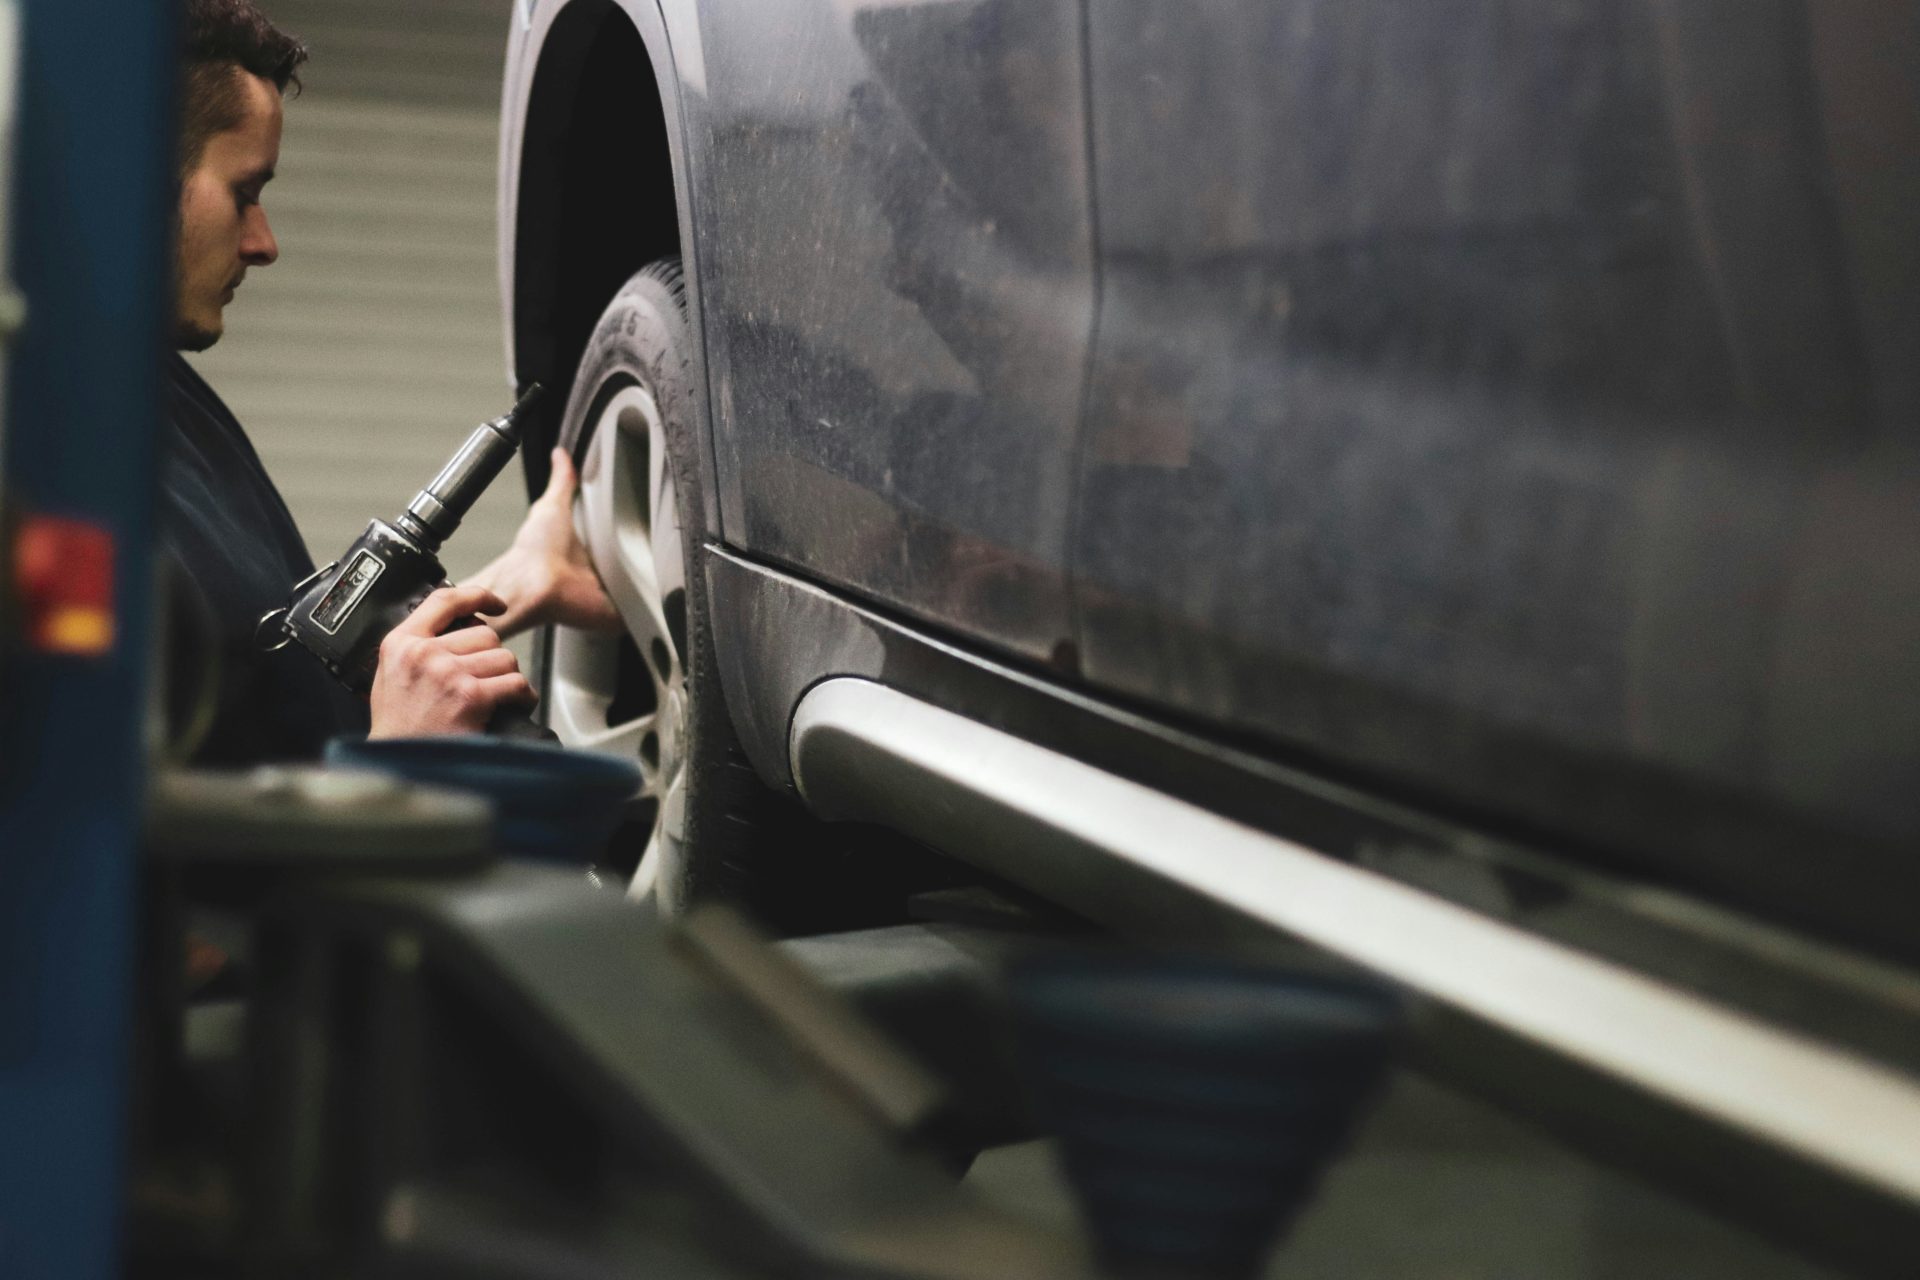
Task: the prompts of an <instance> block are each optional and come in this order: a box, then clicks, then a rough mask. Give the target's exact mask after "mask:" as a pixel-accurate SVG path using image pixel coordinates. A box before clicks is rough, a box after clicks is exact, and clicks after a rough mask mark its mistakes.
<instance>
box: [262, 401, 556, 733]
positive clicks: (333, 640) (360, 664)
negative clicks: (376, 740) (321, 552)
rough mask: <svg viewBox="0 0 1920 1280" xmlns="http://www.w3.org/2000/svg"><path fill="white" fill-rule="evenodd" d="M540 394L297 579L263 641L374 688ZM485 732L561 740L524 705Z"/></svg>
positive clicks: (504, 711) (443, 581) (362, 689)
mask: <svg viewBox="0 0 1920 1280" xmlns="http://www.w3.org/2000/svg"><path fill="white" fill-rule="evenodd" d="M539 394H540V384H539V383H537V382H536V383H534V384H533V385H532V386H531V387H529V388H527V393H526V394H525V395H523V396H521V397H520V402H519V403H518V404H516V405H514V406H513V408H512V409H511V410H509V411H508V412H507V413H506V414H505V415H504V416H502V417H499V418H496V419H494V420H493V421H492V422H483V423H481V424H480V425H479V426H477V427H475V428H474V429H473V431H472V433H471V434H469V435H468V436H467V439H466V442H465V443H464V444H462V445H461V446H460V448H459V450H458V451H457V452H456V453H455V454H454V455H453V459H452V460H451V461H450V462H448V463H447V465H446V466H444V467H442V468H441V469H440V474H439V475H437V476H435V477H434V478H433V480H432V482H431V483H429V484H428V485H427V487H426V488H424V489H422V490H421V491H420V492H419V493H417V494H415V495H414V498H413V501H412V502H410V503H408V504H407V509H406V510H405V511H403V512H401V513H400V514H399V515H398V516H397V517H395V518H394V519H393V520H392V521H391V522H388V521H385V520H375V521H373V522H372V523H370V524H368V525H367V530H366V532H365V533H363V534H361V535H360V537H359V538H358V539H357V540H355V542H354V544H353V545H352V546H350V547H348V548H347V553H346V554H345V555H343V556H341V557H340V559H338V560H336V561H334V562H333V563H332V564H330V565H328V566H327V567H326V568H324V569H321V570H319V571H317V572H316V573H314V574H313V575H312V576H311V577H309V578H307V579H306V580H305V581H304V582H300V583H297V584H295V586H294V588H293V592H292V595H291V596H290V598H289V599H288V601H287V603H286V604H285V605H283V606H282V607H281V608H278V609H275V610H273V611H272V612H270V613H268V614H267V615H266V616H265V617H263V618H261V619H260V622H259V625H258V627H257V628H256V630H255V638H256V640H257V641H258V642H259V644H260V646H261V648H263V649H267V650H273V649H283V648H285V647H286V646H287V645H288V644H291V643H295V642H298V643H299V645H300V647H301V648H303V649H305V650H306V651H307V652H309V653H311V654H312V655H313V656H314V657H316V658H318V659H319V660H320V661H321V662H322V663H324V664H325V665H326V668H327V670H328V671H330V672H332V673H333V675H334V676H335V678H337V679H338V680H339V681H340V682H341V683H342V684H344V685H346V686H347V687H348V688H349V689H352V690H353V691H354V692H356V693H366V692H368V691H369V690H370V689H372V688H373V673H374V668H375V667H376V666H377V665H378V664H379V661H380V642H381V641H382V640H384V639H386V637H387V633H388V632H389V631H392V630H393V629H394V628H395V627H397V626H399V625H400V623H402V622H404V621H405V620H406V619H407V617H408V616H409V615H410V614H412V612H413V611H414V610H415V609H417V608H418V607H419V606H420V602H421V601H423V600H425V599H426V598H427V596H428V595H430V594H431V593H432V592H433V591H434V590H435V589H436V588H439V587H444V586H446V585H448V583H447V571H446V569H445V568H443V567H442V566H441V564H440V548H441V547H442V546H443V545H444V544H445V543H446V540H447V538H448V537H449V536H451V535H452V533H453V531H454V530H455V529H457V528H459V527H460V521H461V520H462V519H464V518H465V517H466V514H467V512H468V511H469V510H470V509H471V508H472V507H473V504H474V502H475V501H476V500H477V499H478V498H479V497H480V495H481V494H482V493H484V492H486V488H487V486H488V485H489V484H492V483H493V479H494V477H495V476H497V475H499V474H500V472H501V470H502V469H503V468H505V467H506V465H507V463H508V462H509V461H510V460H511V459H512V457H513V455H514V451H515V450H517V449H518V448H519V447H520V421H521V418H522V415H524V414H525V413H526V411H527V408H528V406H529V405H531V404H532V403H533V402H534V400H535V399H536V398H537V397H538V396H539ZM478 621H479V620H478V619H474V618H468V619H463V620H462V621H461V622H458V623H455V624H454V625H455V626H471V625H474V624H475V623H476V622H478ZM487 731H488V732H489V733H497V734H500V735H501V736H505V737H515V738H530V737H532V738H540V739H542V740H545V741H548V742H551V741H554V740H555V739H554V736H553V734H552V733H550V732H549V731H547V730H546V729H543V728H541V727H540V726H539V725H537V724H535V723H534V722H533V718H532V717H531V716H529V715H528V714H527V712H526V710H525V709H524V708H521V707H502V708H500V709H499V711H497V712H496V713H495V715H494V717H493V719H492V720H490V721H489V722H488V725H487Z"/></svg>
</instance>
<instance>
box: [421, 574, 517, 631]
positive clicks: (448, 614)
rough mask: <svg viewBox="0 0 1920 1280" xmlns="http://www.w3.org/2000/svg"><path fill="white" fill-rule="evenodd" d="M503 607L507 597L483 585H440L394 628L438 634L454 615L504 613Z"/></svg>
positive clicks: (453, 618)
mask: <svg viewBox="0 0 1920 1280" xmlns="http://www.w3.org/2000/svg"><path fill="white" fill-rule="evenodd" d="M506 607H507V603H506V601H504V600H502V599H501V598H500V597H499V596H497V595H495V594H493V592H491V591H489V590H487V589H486V588H485V587H476V586H472V585H468V586H463V587H442V588H440V589H439V590H438V591H436V592H434V593H433V594H432V595H430V596H428V597H427V598H426V600H425V601H423V602H422V603H421V605H420V607H419V608H418V609H415V610H414V611H413V613H412V614H411V615H410V616H409V617H408V618H407V620H406V621H405V622H402V623H401V624H400V625H399V626H397V627H395V628H394V630H395V631H399V632H404V633H407V634H410V635H417V636H437V635H439V634H440V633H441V632H442V631H445V630H446V629H447V627H448V626H449V625H451V624H452V623H453V622H454V621H455V620H456V619H459V618H465V617H469V616H471V615H473V614H476V613H503V612H505V611H506Z"/></svg>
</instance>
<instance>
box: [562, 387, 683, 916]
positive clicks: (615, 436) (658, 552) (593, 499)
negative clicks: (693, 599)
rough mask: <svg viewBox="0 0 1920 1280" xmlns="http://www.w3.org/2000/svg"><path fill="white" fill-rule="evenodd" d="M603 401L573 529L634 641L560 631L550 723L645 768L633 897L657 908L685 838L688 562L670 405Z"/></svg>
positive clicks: (583, 467)
mask: <svg viewBox="0 0 1920 1280" xmlns="http://www.w3.org/2000/svg"><path fill="white" fill-rule="evenodd" d="M596 402H597V403H599V404H600V405H601V406H602V407H601V408H600V409H599V411H598V413H597V415H596V416H595V418H594V420H593V422H592V436H591V438H590V439H589V441H588V444H587V449H586V455H585V457H583V458H582V459H580V490H579V494H578V496H577V497H576V499H575V502H574V512H573V514H574V526H575V528H576V529H578V530H579V532H580V536H581V539H582V541H583V542H584V543H585V544H586V546H587V550H588V552H589V554H590V555H591V556H592V558H593V564H594V567H595V569H596V570H598V572H599V574H600V580H601V582H603V583H604V584H605V585H606V588H607V594H608V595H609V596H610V597H612V599H613V604H614V608H615V609H616V610H617V611H618V612H619V614H620V618H621V621H622V622H623V623H624V624H625V634H624V635H618V634H592V633H587V632H581V631H574V630H571V629H569V628H564V627H562V628H556V629H555V631H554V636H553V648H552V655H553V656H552V668H551V672H552V674H551V680H550V683H549V687H548V689H547V707H548V721H549V724H550V726H551V727H552V729H553V731H554V732H555V733H556V734H558V735H559V737H560V740H561V741H562V742H563V743H565V744H566V745H567V746H569V747H580V748H585V749H589V750H594V751H605V752H609V753H612V754H615V755H621V756H625V757H628V758H630V759H634V760H637V761H638V762H639V764H640V773H641V778H642V783H641V789H640V792H639V794H638V795H637V796H635V797H634V799H633V801H632V802H631V805H632V811H631V814H630V817H631V819H632V822H633V825H634V826H635V827H637V828H639V829H642V830H649V831H650V834H649V835H648V837H647V840H646V844H645V847H644V850H643V852H642V853H641V855H640V860H639V863H638V865H637V866H636V867H635V869H634V872H633V876H632V879H631V880H630V881H629V884H628V890H627V892H628V895H629V896H630V897H633V898H646V897H648V896H649V895H650V894H651V893H652V892H653V886H654V880H655V877H656V876H657V874H658V872H659V869H660V866H661V864H662V862H663V861H664V860H667V859H670V858H674V857H677V856H678V853H679V848H680V846H681V845H682V844H683V843H684V841H685V838H686V787H687V777H686V751H685V746H686V730H687V710H688V708H687V677H686V653H687V623H686V619H687V590H686V586H687V573H686V553H685V549H684V546H683V544H682V540H681V532H680V510H679V504H678V502H677V500H676V495H675V491H674V483H673V472H672V468H671V466H670V465H669V464H668V460H667V441H666V431H665V427H664V426H663V424H662V421H661V416H660V408H659V405H658V404H656V403H655V401H654V398H653V396H652V394H651V393H649V392H648V390H647V388H646V387H644V386H642V385H640V384H639V383H636V382H631V381H627V382H625V383H624V384H622V385H619V386H618V387H616V388H615V389H613V391H612V394H611V395H608V394H606V393H604V392H603V393H602V395H601V396H599V397H596Z"/></svg>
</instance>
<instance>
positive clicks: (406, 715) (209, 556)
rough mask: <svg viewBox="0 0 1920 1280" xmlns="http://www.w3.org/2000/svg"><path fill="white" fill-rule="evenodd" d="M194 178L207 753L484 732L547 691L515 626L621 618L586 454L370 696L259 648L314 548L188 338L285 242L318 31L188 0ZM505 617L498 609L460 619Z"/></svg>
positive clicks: (181, 487) (176, 446)
mask: <svg viewBox="0 0 1920 1280" xmlns="http://www.w3.org/2000/svg"><path fill="white" fill-rule="evenodd" d="M184 7H185V27H184V35H185V47H184V61H183V66H182V76H181V99H182V101H181V107H182V114H181V120H180V169H179V173H180V192H179V202H178V211H177V215H176V223H175V227H174V240H175V262H174V335H173V337H174V346H175V348H176V350H175V351H173V352H172V353H170V354H169V356H168V360H167V377H166V387H165V392H164V403H165V406H166V410H165V416H166V427H165V429H164V432H163V447H162V464H161V496H160V511H159V517H160V518H159V529H160V539H161V544H162V549H163V552H164V553H165V554H166V555H167V556H168V558H169V559H170V560H171V561H172V562H173V563H174V565H176V566H177V567H178V569H179V570H180V572H179V573H178V574H176V575H175V576H174V584H175V585H174V590H175V591H176V592H178V593H183V594H184V596H185V598H184V599H183V600H182V601H180V602H179V603H177V604H176V606H175V609H174V611H173V612H174V614H175V615H176V628H175V635H176V639H175V644H174V645H173V647H172V648H173V653H174V656H175V665H176V673H175V675H174V679H173V680H172V681H171V685H172V687H173V688H174V689H175V690H176V691H177V690H179V689H183V688H190V687H192V686H193V685H194V684H195V683H196V681H195V678H194V676H193V675H192V674H188V673H186V672H185V671H184V670H181V669H182V668H185V667H187V666H189V665H191V664H194V663H203V662H205V661H206V660H207V658H208V656H209V655H208V654H207V652H206V648H207V646H206V644H205V641H204V639H202V640H201V641H200V642H199V643H198V644H195V643H193V642H191V641H189V640H185V639H184V637H183V635H182V633H183V632H184V631H185V630H189V629H191V627H190V623H189V621H188V619H189V618H190V617H191V616H193V615H198V616H199V617H201V618H202V620H203V622H205V623H209V624H211V626H212V627H213V629H214V630H215V631H216V632H217V643H216V645H215V646H214V647H215V649H216V651H217V652H216V655H215V656H216V657H217V660H218V663H219V671H220V674H219V693H218V698H217V705H216V707H215V709H214V711H213V716H212V721H211V727H210V728H209V729H208V730H207V732H206V734H205V737H204V738H203V739H202V740H201V742H200V745H199V746H198V748H197V750H196V751H195V752H194V760H195V762H196V763H200V764H205V765H246V764H254V763H259V762H263V761H270V760H285V759H301V758H310V757H313V756H316V755H317V754H318V753H319V751H320V749H321V747H322V746H323V745H324V744H325V742H326V740H327V739H328V738H329V737H332V736H333V735H335V734H339V733H356V732H371V734H372V735H374V736H376V737H398V736H408V735H418V734H447V733H477V732H479V731H480V729H481V728H482V726H484V725H485V724H486V722H487V720H488V718H489V717H490V716H491V715H492V713H493V711H494V709H495V708H496V707H499V706H501V705H503V704H528V703H531V702H532V701H533V700H534V696H535V695H534V692H533V689H532V687H531V686H530V685H529V684H528V682H527V679H526V677H525V676H524V675H522V674H521V673H520V670H519V665H518V662H517V660H516V659H515V657H514V655H513V653H512V652H511V651H510V650H508V649H507V648H506V647H505V646H504V645H503V644H502V643H501V639H502V636H503V635H507V634H511V633H512V632H514V631H518V630H522V629H525V628H528V627H532V626H537V625H541V624H543V623H561V624H566V625H577V626H596V627H608V626H613V625H617V616H616V615H615V614H614V611H613V606H612V604H611V603H610V602H609V601H608V599H607V596H606V592H605V590H604V588H602V587H601V585H600V582H599V579H598V578H597V577H596V576H595V574H594V572H593V568H592V566H591V564H590V562H589V561H588V559H587V556H586V554H585V551H584V549H583V548H581V547H580V545H579V542H578V539H577V537H576V536H575V534H574V529H573V522H572V519H571V511H572V501H573V488H574V474H573V467H572V463H571V460H570V459H569V458H568V457H567V456H566V454H565V453H564V452H563V451H560V450H555V452H554V460H553V476H552V480H551V482H550V483H549V485H548V486H547V490H546V492H545V493H544V494H543V495H542V496H541V498H540V500H539V501H538V502H537V503H535V504H534V507H533V509H532V510H531V511H530V512H529V514H528V517H527V520H526V522H525V524H524V525H523V526H522V528H521V530H520V532H519V534H518V536H517V537H516V538H515V539H514V542H513V545H512V546H511V547H510V548H509V549H508V550H507V551H506V552H505V553H504V554H502V555H501V556H500V557H499V558H498V559H496V560H495V561H494V562H493V563H492V564H490V565H488V566H487V568H486V569H485V570H483V571H482V572H481V574H480V575H478V576H477V577H476V578H475V579H474V580H473V581H471V582H469V583H466V584H463V585H461V586H457V587H448V588H443V589H442V590H440V591H437V592H435V593H434V594H433V595H432V596H430V597H428V599H427V600H426V601H425V603H423V604H422V605H421V606H420V607H419V608H418V609H417V610H415V611H414V613H413V615H412V616H411V617H410V618H408V619H407V621H406V622H404V623H403V624H401V626H399V627H398V628H396V629H395V630H394V631H393V633H392V634H390V635H389V636H388V638H387V640H386V642H385V643H384V644H383V645H382V646H381V651H380V666H379V672H378V675H377V676H376V678H375V681H374V685H373V690H372V694H371V696H370V698H368V699H366V700H365V701H363V700H361V699H359V698H356V697H355V696H354V695H352V694H350V693H348V692H347V691H346V690H345V689H344V688H342V687H341V686H340V685H338V684H337V683H335V681H334V680H333V678H332V677H331V676H329V675H328V674H327V673H326V671H325V670H324V669H323V668H322V667H321V665H320V664H319V663H317V662H315V661H314V660H313V659H312V658H310V657H309V656H308V655H306V654H305V653H303V652H300V651H298V650H297V649H294V648H291V647H288V648H283V649H281V650H279V651H278V652H274V653H262V652H260V651H259V649H258V647H257V645H256V644H255V642H254V627H255V624H256V623H257V621H258V620H259V618H260V616H261V615H262V614H264V613H266V612H267V611H268V610H270V609H272V608H274V607H276V606H278V605H280V604H282V603H284V602H285V600H286V597H287V592H288V590H289V588H291V587H292V586H293V584H294V583H296V582H298V581H300V580H301V579H303V578H305V577H307V576H308V575H309V574H310V573H312V572H313V562H312V560H311V558H310V557H309V556H308V554H307V551H306V548H305V544H304V542H303V540H302V539H301V537H300V533H299V531H298V529H297V528H296V527H295V525H294V521H293V517H292V515H291V514H290V513H289V511H288V510H287V506H286V503H285V502H284V501H283V500H282V499H281V496H280V493H279V491H278V490H277V489H276V488H275V486H274V484H273V481H272V480H271V479H269V478H268V476H267V473H266V471H265V469H264V468H263V467H262V465H261V463H260V459H259V456H258V455H257V454H256V453H255V452H254V449H253V446H252V444H251V443H250V442H249V441H248V439H247V436H246V433H245V432H244V431H243V430H242V429H241V427H240V424H239V422H238V421H237V420H236V419H235V418H234V416H233V414H232V413H231V412H229V411H228V409H227V407H226V405H225V404H224V403H222V401H221V399H220V397H219V396H218V395H217V394H215V392H214V391H213V389H212V388H211V387H210V386H208V385H207V383H206V382H205V380H203V379H202V378H201V377H200V375H199V374H197V373H196V372H195V371H194V370H193V368H192V367H191V366H190V365H189V364H188V363H187V362H186V360H185V359H184V358H183V357H182V356H181V354H180V352H183V351H204V350H206V349H207V348H208V347H211V346H212V345H213V344H214V343H215V342H217V341H219V339H220V336H221V333H222V332H223V330H224V327H225V326H224V315H223V313H224V310H225V308H226V305H227V304H228V303H229V302H231V301H233V297H234V291H235V290H236V289H238V288H239V287H240V285H241V283H242V282H243V281H244V279H245V278H246V275H247V272H248V270H249V269H251V268H256V267H266V266H271V265H272V264H273V262H274V261H275V260H276V259H277V258H278V257H279V246H278V245H277V244H276V243H275V240H274V236H273V232H272V230H271V229H270V228H269V226H268V224H267V215H266V211H265V209H264V208H263V206H262V204H261V197H262V192H263V189H264V188H265V187H266V185H267V183H268V182H269V181H270V180H271V179H272V177H273V174H274V168H275V166H276V165H277V164H278V162H279V152H280V133H281V123H282V109H281V97H282V94H283V93H284V92H285V90H286V88H287V86H288V85H289V84H291V85H293V86H294V88H295V90H296V91H297V90H298V89H299V79H298V76H297V75H296V71H297V69H298V68H299V67H300V65H301V64H302V63H303V62H305V60H306V57H307V53H306V49H305V47H304V46H303V45H302V44H301V43H300V42H299V41H298V40H296V39H294V38H293V37H291V36H289V35H287V34H285V33H284V32H282V31H280V30H279V29H278V28H276V27H275V26H274V25H273V24H272V23H271V22H270V21H269V20H268V19H267V18H266V16H265V15H264V14H262V13H261V12H260V10H259V9H258V8H257V7H256V6H255V5H254V3H253V0H185V6H184ZM476 614H484V615H490V616H491V617H492V618H493V620H494V621H493V625H491V626H488V625H481V626H474V627H467V628H463V629H459V630H454V631H448V630H447V627H448V626H449V625H450V624H452V623H453V622H455V621H456V620H458V619H460V618H463V617H467V616H472V615H476Z"/></svg>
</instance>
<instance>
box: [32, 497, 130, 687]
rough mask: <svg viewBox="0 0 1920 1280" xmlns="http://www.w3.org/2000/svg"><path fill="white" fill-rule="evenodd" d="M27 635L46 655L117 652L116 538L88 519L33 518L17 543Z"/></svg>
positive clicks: (83, 654)
mask: <svg viewBox="0 0 1920 1280" xmlns="http://www.w3.org/2000/svg"><path fill="white" fill-rule="evenodd" d="M13 580H14V585H15V588H16V589H17V590H18V591H19V593H20V605H21V613H22V622H23V624H24V625H23V627H22V630H24V631H25V633H26V640H27V643H28V644H29V645H31V646H32V647H34V648H35V649H38V650H40V651H41V652H42V653H67V654H77V655H80V656H92V655H97V654H103V653H106V652H107V651H109V650H110V649H112V648H113V535H112V534H111V533H109V532H108V531H107V530H105V529H102V528H100V527H99V526H98V525H94V524H89V523H88V522H87V521H84V520H66V519H61V518H59V517H57V516H28V517H26V518H25V519H24V520H22V521H21V522H20V527H19V530H18V532H16V533H15V535H14V541H13Z"/></svg>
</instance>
